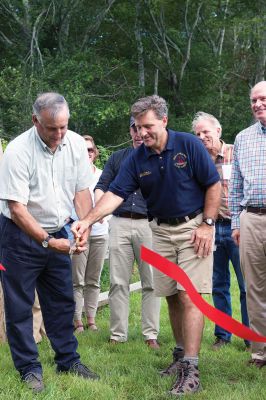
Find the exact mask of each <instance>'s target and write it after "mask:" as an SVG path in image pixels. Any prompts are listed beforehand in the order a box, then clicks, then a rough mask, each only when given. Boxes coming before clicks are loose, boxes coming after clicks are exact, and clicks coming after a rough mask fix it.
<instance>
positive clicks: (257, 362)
mask: <svg viewBox="0 0 266 400" xmlns="http://www.w3.org/2000/svg"><path fill="white" fill-rule="evenodd" d="M248 365H254V366H255V367H257V368H262V367H264V366H265V365H266V360H260V359H259V358H252V360H249V361H248Z"/></svg>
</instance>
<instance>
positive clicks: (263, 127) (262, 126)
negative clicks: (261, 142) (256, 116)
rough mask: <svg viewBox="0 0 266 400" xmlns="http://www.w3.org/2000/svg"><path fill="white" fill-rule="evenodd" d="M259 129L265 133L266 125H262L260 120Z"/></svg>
mask: <svg viewBox="0 0 266 400" xmlns="http://www.w3.org/2000/svg"><path fill="white" fill-rule="evenodd" d="M260 130H261V132H262V133H263V134H264V135H266V126H264V125H262V123H261V122H260Z"/></svg>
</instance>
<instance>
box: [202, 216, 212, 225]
mask: <svg viewBox="0 0 266 400" xmlns="http://www.w3.org/2000/svg"><path fill="white" fill-rule="evenodd" d="M203 221H204V222H205V223H206V224H207V225H210V226H212V225H214V220H213V219H212V218H205V219H204V220H203Z"/></svg>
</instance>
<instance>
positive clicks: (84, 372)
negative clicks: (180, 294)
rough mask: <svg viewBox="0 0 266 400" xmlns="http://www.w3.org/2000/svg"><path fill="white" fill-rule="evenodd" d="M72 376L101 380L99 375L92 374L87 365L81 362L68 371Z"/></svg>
mask: <svg viewBox="0 0 266 400" xmlns="http://www.w3.org/2000/svg"><path fill="white" fill-rule="evenodd" d="M67 372H69V373H70V374H73V375H78V376H81V377H82V378H85V379H100V377H99V375H97V374H95V373H94V372H92V371H91V370H90V369H89V368H88V367H86V365H84V364H82V363H81V362H80V361H77V362H75V363H74V364H73V365H72V366H71V367H70V368H69V370H68V371H67Z"/></svg>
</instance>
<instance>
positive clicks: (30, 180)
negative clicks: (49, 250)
mask: <svg viewBox="0 0 266 400" xmlns="http://www.w3.org/2000/svg"><path fill="white" fill-rule="evenodd" d="M91 181H92V172H91V168H90V165H89V162H88V154H87V149H86V144H85V141H84V139H83V138H82V137H81V136H80V135H78V134H76V133H74V132H72V131H69V130H68V131H67V133H66V135H65V137H64V140H63V141H62V143H61V144H60V145H59V146H58V148H57V149H56V151H55V153H52V152H51V150H50V149H49V148H48V147H47V146H46V144H45V143H44V142H43V141H42V140H41V138H40V136H39V135H38V132H37V130H36V128H35V127H34V126H33V127H32V128H31V129H29V130H28V131H26V132H24V133H22V134H21V135H19V136H18V137H17V138H15V139H14V140H13V141H12V142H10V143H9V145H8V146H7V148H6V151H5V153H4V156H3V160H2V162H1V167H0V198H1V211H2V213H3V214H4V215H5V216H6V217H7V218H11V216H10V211H9V208H8V204H7V200H13V201H16V202H19V203H22V204H24V205H26V206H27V209H28V211H29V213H30V214H31V215H32V216H33V217H34V218H35V219H36V221H37V222H38V223H39V224H40V225H41V226H42V227H43V228H44V229H45V230H47V231H48V232H51V233H52V232H56V231H58V230H60V229H61V228H62V227H63V226H64V225H65V223H66V220H67V219H68V218H69V217H70V215H71V210H72V207H73V200H74V197H75V194H76V193H77V192H79V191H81V190H84V189H87V188H88V187H89V185H90V183H91Z"/></svg>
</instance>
